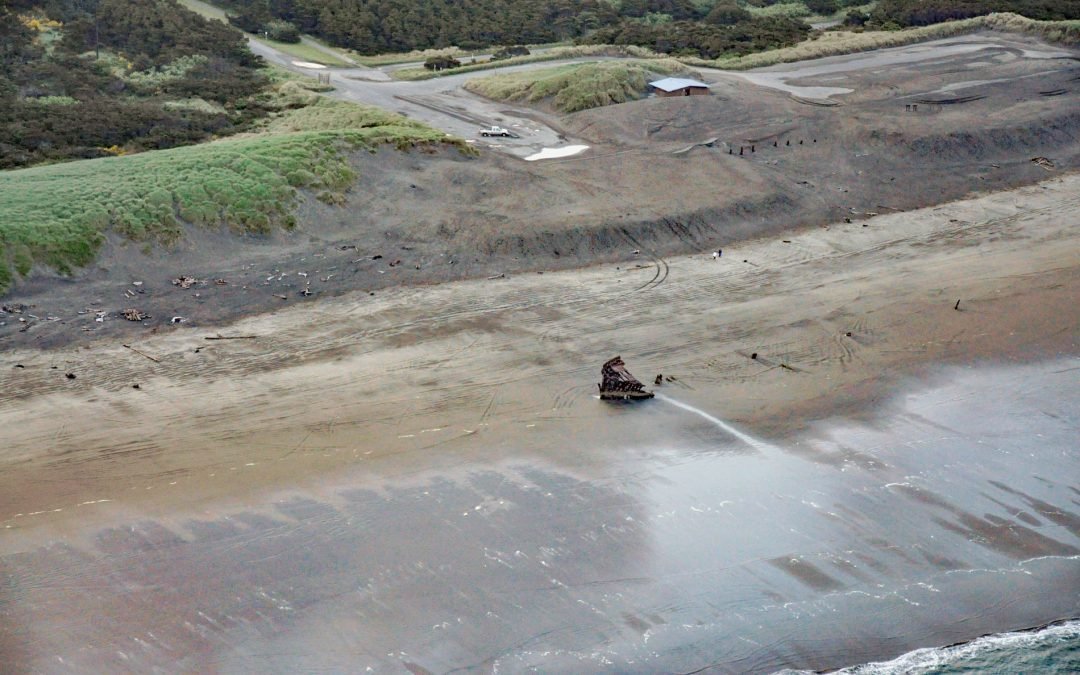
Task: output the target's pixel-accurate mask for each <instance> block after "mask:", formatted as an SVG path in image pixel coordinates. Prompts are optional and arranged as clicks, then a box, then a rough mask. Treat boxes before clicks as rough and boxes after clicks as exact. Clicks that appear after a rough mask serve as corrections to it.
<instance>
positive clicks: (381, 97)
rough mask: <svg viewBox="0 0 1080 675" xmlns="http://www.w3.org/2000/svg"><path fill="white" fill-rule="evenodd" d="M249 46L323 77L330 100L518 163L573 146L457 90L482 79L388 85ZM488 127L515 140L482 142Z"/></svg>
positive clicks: (540, 121) (540, 118)
mask: <svg viewBox="0 0 1080 675" xmlns="http://www.w3.org/2000/svg"><path fill="white" fill-rule="evenodd" d="M248 45H249V47H250V48H251V51H252V52H254V53H255V54H258V55H259V56H261V57H263V58H264V59H266V60H267V61H268V62H270V63H273V64H275V65H278V66H281V67H283V68H286V69H288V70H291V71H293V72H297V73H301V74H303V75H309V76H312V77H314V76H315V75H317V74H327V73H328V74H329V75H330V78H331V79H330V81H331V83H332V84H333V85H334V86H335V87H336V89H335V90H334V91H333V92H331V93H330V94H329V95H330V96H333V97H335V98H340V99H343V100H346V101H353V102H354V103H363V104H367V105H374V106H378V107H380V108H383V109H385V110H392V111H394V112H398V113H400V114H402V115H405V116H406V117H409V118H411V119H415V120H419V121H421V122H425V123H427V124H430V125H431V126H433V127H435V128H436V129H441V130H443V131H445V132H446V133H448V134H453V135H454V136H460V137H462V138H465V139H467V140H471V141H475V142H476V143H477V144H478V145H485V146H489V147H494V148H498V149H500V150H503V151H505V152H507V153H509V154H512V155H515V156H518V157H527V156H529V155H532V154H534V153H536V152H539V151H540V150H542V149H544V148H554V147H560V146H563V145H567V144H573V143H575V142H576V141H574V140H573V139H568V138H566V137H565V136H564V135H563V134H562V133H561V132H560V131H559V130H557V128H556V122H555V121H554V120H552V119H549V118H548V116H546V115H543V114H542V113H540V112H538V111H536V110H534V109H530V108H521V107H517V106H514V105H512V104H508V103H504V102H499V101H491V100H488V99H485V98H483V97H480V96H476V95H474V94H471V93H469V92H468V91H465V89H464V88H462V84H464V82H465V81H466V80H468V79H470V78H473V77H478V76H479V77H482V76H483V75H485V74H487V73H481V74H479V75H478V74H477V73H462V74H459V75H447V76H445V77H439V78H435V79H431V80H419V81H412V82H408V81H399V80H394V79H392V78H391V77H390V76H389V75H387V74H386V73H385V72H383V71H382V70H379V69H377V68H368V67H365V66H357V67H354V68H328V67H315V65H316V64H306V63H305V62H304V61H300V60H298V59H297V58H296V57H293V56H291V55H289V54H285V53H283V52H280V51H278V50H277V49H275V48H273V47H272V46H270V45H268V44H266V43H265V42H262V41H260V40H258V39H256V38H254V37H249V38H248ZM590 60H597V59H595V58H593V59H567V60H566V61H554V62H553V61H547V62H542V63H530V64H523V65H517V66H508V67H506V68H500V69H499V72H515V71H520V70H531V69H536V68H548V67H551V66H552V65H557V64H561V63H573V62H582V61H590ZM493 124H497V125H499V126H502V127H506V128H507V129H510V130H512V131H513V132H514V133H516V134H517V135H518V136H519V137H520V138H497V139H496V138H492V139H486V138H481V136H480V135H479V133H478V132H479V129H480V128H481V127H485V126H490V125H493Z"/></svg>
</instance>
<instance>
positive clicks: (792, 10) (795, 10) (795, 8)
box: [746, 2, 813, 19]
mask: <svg viewBox="0 0 1080 675" xmlns="http://www.w3.org/2000/svg"><path fill="white" fill-rule="evenodd" d="M746 9H747V10H748V11H749V12H750V13H751V14H753V15H754V16H787V17H790V18H792V19H801V18H803V17H807V16H810V15H811V14H813V12H811V11H810V10H809V9H807V8H806V5H804V4H803V3H801V2H784V3H777V4H775V5H769V6H767V7H754V6H753V5H749V6H747V7H746Z"/></svg>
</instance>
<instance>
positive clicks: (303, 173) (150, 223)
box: [0, 81, 469, 292]
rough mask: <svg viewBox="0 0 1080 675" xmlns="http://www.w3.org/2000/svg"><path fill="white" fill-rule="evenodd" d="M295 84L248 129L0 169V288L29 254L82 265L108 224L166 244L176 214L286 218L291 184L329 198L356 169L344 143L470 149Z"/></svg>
mask: <svg viewBox="0 0 1080 675" xmlns="http://www.w3.org/2000/svg"><path fill="white" fill-rule="evenodd" d="M305 91H306V90H304V89H303V88H302V86H301V85H300V84H299V83H297V82H294V81H288V82H285V83H283V84H282V85H280V86H279V87H278V88H277V89H276V90H275V92H274V93H273V94H272V95H270V96H268V98H270V99H273V100H267V101H264V104H265V105H266V106H267V107H268V108H272V107H275V106H277V107H280V108H281V110H280V111H279V112H276V113H272V114H271V115H270V116H268V117H267V118H266V119H265V120H264V121H263V122H262V123H261V126H260V129H259V130H258V133H254V134H246V135H243V136H238V137H235V138H230V139H225V140H220V141H216V142H213V143H203V144H199V145H193V146H188V147H180V148H174V149H170V150H162V151H158V152H147V153H142V154H136V155H130V156H126V157H111V158H103V159H93V160H84V161H77V162H67V163H64V164H53V165H47V166H39V167H33V168H29V169H21V170H17V171H5V172H0V292H3V291H4V290H5V289H6V288H8V287H9V286H10V285H11V284H12V283H13V282H14V281H16V280H17V278H18V277H23V276H25V275H26V274H28V273H29V272H30V269H31V268H32V267H33V266H34V265H35V264H42V265H45V266H48V267H50V268H52V269H55V270H57V271H59V272H61V273H70V272H71V271H72V270H73V269H74V268H76V267H80V266H83V265H86V264H88V263H89V262H91V261H92V260H93V259H94V256H95V254H96V252H97V249H98V247H99V246H100V245H101V244H102V242H104V240H105V236H106V233H107V232H114V233H116V234H118V235H120V236H122V237H125V238H127V239H130V240H134V241H144V242H147V243H152V242H162V243H171V242H175V241H176V240H178V239H179V238H180V237H181V236H182V233H183V229H182V225H183V223H189V224H192V225H197V226H210V227H228V228H230V229H232V230H234V231H236V232H238V233H256V234H265V233H268V232H270V231H271V230H272V229H274V228H276V227H283V228H289V227H292V226H293V225H294V221H293V216H292V207H293V205H294V204H295V202H296V199H297V196H298V192H297V191H298V189H304V190H306V191H308V192H309V193H311V194H313V195H315V196H316V197H317V198H319V199H321V200H322V201H326V202H330V203H337V202H339V201H340V198H341V193H342V191H343V190H345V189H346V188H347V187H348V186H349V185H350V184H351V183H352V181H353V180H354V179H355V177H356V176H355V174H354V171H353V169H352V168H351V167H350V164H349V161H348V152H349V151H352V150H358V149H360V150H363V149H368V150H372V149H375V148H377V147H379V146H380V145H386V144H389V145H392V146H395V147H399V148H407V147H412V146H414V145H417V144H447V145H449V146H451V147H457V148H459V149H461V150H462V151H465V152H468V151H469V149H468V148H467V146H465V144H464V142H463V141H461V140H460V139H453V138H448V137H447V136H446V135H445V134H444V133H442V132H440V131H436V130H435V129H432V128H430V127H427V126H425V125H423V124H421V123H419V122H415V121H412V120H408V119H406V118H404V117H401V116H400V115H395V114H392V113H388V112H386V111H384V110H381V109H378V108H371V107H367V106H358V105H355V104H351V103H347V102H343V101H333V100H329V99H325V98H322V97H317V96H315V95H314V94H312V93H311V92H306V93H307V94H308V96H304V95H303V94H302V93H303V92H305ZM305 102H306V103H307V105H303V104H304V103H305ZM296 106H302V107H296Z"/></svg>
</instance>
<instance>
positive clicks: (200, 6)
mask: <svg viewBox="0 0 1080 675" xmlns="http://www.w3.org/2000/svg"><path fill="white" fill-rule="evenodd" d="M180 4H181V5H183V6H184V7H187V8H188V9H190V10H191V11H193V12H195V13H196V14H198V15H200V16H202V17H203V18H206V19H216V20H218V21H225V10H223V9H219V8H218V7H214V6H213V5H210V4H207V3H205V2H198V0H180Z"/></svg>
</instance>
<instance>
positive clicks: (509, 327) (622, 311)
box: [0, 174, 1080, 529]
mask: <svg viewBox="0 0 1080 675" xmlns="http://www.w3.org/2000/svg"><path fill="white" fill-rule="evenodd" d="M1077 208H1080V176H1078V175H1075V174H1074V175H1070V176H1065V177H1062V178H1060V179H1055V180H1051V181H1048V182H1046V183H1043V184H1041V185H1036V186H1032V187H1030V188H1024V189H1020V190H1015V191H1010V192H1006V193H1000V194H993V195H989V196H985V197H980V198H977V199H973V200H968V201H964V202H957V203H953V204H947V205H943V206H940V207H936V208H931V209H924V210H920V211H917V212H912V213H906V214H894V215H887V216H878V217H876V218H873V219H871V220H869V221H866V225H865V226H863V225H860V224H859V223H853V224H839V225H834V226H831V227H829V228H822V229H814V230H810V231H806V232H802V233H796V234H791V235H783V236H784V237H785V238H784V239H781V238H779V237H778V238H776V239H770V240H758V241H753V242H749V243H746V244H743V245H738V246H736V247H733V248H731V249H726V250H724V254H723V257H722V258H721V259H720V260H719V261H716V260H713V259H712V258H711V256H707V255H702V256H694V257H683V258H673V259H662V258H654V259H647V258H645V257H644V256H643V259H642V260H641V262H640V263H639V264H637V265H634V266H631V267H629V268H628V267H626V266H625V265H620V266H619V268H617V267H615V266H613V265H608V266H602V267H597V268H593V269H588V270H584V271H577V272H561V273H547V274H542V275H541V274H530V275H525V276H518V277H511V278H499V279H492V280H479V281H473V282H462V283H454V284H444V285H440V286H435V287H428V288H412V289H398V290H393V291H390V292H387V293H383V294H381V295H380V296H379V297H378V298H374V299H373V298H370V297H369V296H367V295H360V294H357V295H353V296H345V297H342V298H338V299H330V300H325V301H321V302H318V303H315V304H311V305H308V306H305V307H297V308H292V309H285V310H282V311H280V312H277V313H275V314H272V315H267V316H262V317H257V318H253V319H250V320H246V321H242V322H240V323H238V324H236V325H234V326H231V327H228V328H227V329H224V330H222V331H221V333H222V334H224V335H229V336H244V335H253V336H257V337H255V338H253V339H238V340H220V341H207V340H204V337H205V336H206V335H207V334H208V333H207V332H206V331H204V330H190V331H180V332H176V333H174V334H171V335H168V336H162V337H157V338H149V339H142V340H139V341H138V342H135V343H130V345H131V347H132V348H134V349H129V348H125V347H123V346H121V345H119V344H111V345H105V344H100V343H99V344H96V345H92V346H88V347H86V348H80V349H77V348H71V349H66V350H59V351H54V352H48V353H43V352H36V351H11V352H8V353H7V354H5V358H4V371H3V386H2V387H0V430H2V431H0V448H3V451H2V454H0V467H2V469H3V470H2V471H0V522H2V523H4V524H5V526H7V527H14V528H19V529H21V528H26V527H31V528H32V527H34V526H35V525H36V524H38V523H43V522H53V523H55V522H58V521H62V520H63V519H65V518H66V517H67V516H68V515H71V514H72V513H75V515H77V516H78V517H80V518H81V517H84V515H85V513H86V511H87V509H81V510H80V509H75V510H74V511H73V507H75V505H77V504H82V503H86V502H93V501H95V500H101V499H108V500H110V501H112V502H116V503H117V504H118V505H120V506H123V505H124V504H131V505H134V504H138V505H139V507H140V508H145V509H149V510H151V511H153V510H156V509H161V510H168V509H171V508H173V507H175V506H178V505H179V504H188V505H190V504H197V503H199V501H200V500H204V499H208V498H226V497H228V498H230V499H235V498H237V497H238V496H240V495H244V494H247V493H248V492H249V491H259V490H262V489H268V488H271V487H274V486H279V485H282V484H294V483H295V482H296V481H302V480H303V479H304V476H317V475H321V474H322V473H324V472H327V471H331V470H333V469H334V468H335V467H340V466H343V465H353V464H355V463H357V462H367V463H369V464H370V466H371V467H372V470H374V471H377V472H390V473H394V474H397V473H400V472H408V471H411V470H415V469H416V468H418V467H421V466H423V467H426V468H431V467H432V466H436V467H437V466H443V465H452V464H453V463H455V462H457V461H460V460H461V459H462V457H464V456H468V457H471V458H475V453H481V455H482V454H483V453H490V452H496V451H497V448H498V447H499V439H502V438H510V437H513V438H515V439H516V442H518V443H519V444H520V445H522V446H523V451H524V452H526V453H527V454H531V453H539V454H540V455H541V456H543V457H545V458H546V459H548V460H551V461H555V462H570V463H571V464H574V463H579V462H580V461H582V460H580V459H576V458H574V457H573V456H572V455H568V454H566V453H565V451H563V450H560V449H558V444H557V443H555V444H553V443H552V440H553V439H557V438H559V437H562V436H572V435H573V434H578V433H586V431H587V429H588V428H589V427H590V425H591V424H592V423H593V421H594V419H595V417H596V415H598V414H601V412H602V411H601V409H600V407H599V406H597V405H596V403H595V402H594V400H593V397H592V394H593V393H594V387H595V383H594V380H595V379H596V373H597V370H598V367H599V364H600V363H601V362H602V361H603V360H604V359H606V358H608V357H610V356H612V355H614V354H616V353H618V354H622V355H623V357H624V358H625V359H626V360H627V362H628V363H629V364H630V367H631V369H632V370H634V371H635V372H636V373H637V374H638V375H639V376H640V377H642V379H646V378H647V379H648V380H649V381H651V379H652V376H653V375H654V374H655V373H657V372H662V373H664V374H665V375H670V376H674V377H675V378H676V381H674V382H670V383H668V384H665V385H664V389H663V390H664V391H667V390H668V388H672V390H673V391H674V392H677V393H678V394H679V395H680V396H681V397H682V398H683V399H684V400H687V401H689V402H698V403H708V404H710V405H711V406H712V407H713V409H714V410H717V411H718V412H719V413H721V414H722V415H723V416H724V417H725V419H729V420H734V421H737V422H738V423H741V424H744V425H747V426H748V427H750V428H752V429H754V430H756V431H758V432H764V433H770V434H781V433H786V432H788V431H791V430H793V429H796V428H799V427H800V426H801V425H802V424H804V423H806V421H807V420H810V419H814V418H815V417H818V416H824V415H827V414H837V413H838V412H844V411H847V412H850V413H852V414H855V413H858V412H859V411H860V410H863V409H865V408H866V407H867V406H872V404H873V402H874V401H875V400H876V398H877V397H878V396H879V395H880V394H881V393H882V392H883V391H885V390H887V389H888V388H889V387H890V386H891V384H892V383H893V382H894V381H895V378H897V377H901V376H902V375H903V374H904V373H910V372H914V371H918V370H921V369H925V368H930V367H934V366H935V364H938V363H941V362H945V361H955V362H965V363H966V362H972V361H975V360H979V359H984V358H990V359H1023V358H1027V357H1034V356H1036V355H1039V354H1046V353H1052V354H1075V353H1076V344H1075V339H1076V335H1077V334H1080V331H1078V328H1080V326H1078V319H1080V317H1078V314H1077V308H1078V307H1080V302H1078V300H1080V286H1078V283H1077V281H1078V279H1080V275H1078V274H1077V268H1078V266H1080V256H1078V255H1077V251H1080V246H1078V243H1080V242H1078V236H1080V235H1078V231H1077V229H1076V228H1075V226H1074V219H1073V218H1072V214H1074V213H1075V212H1076V210H1077ZM958 300H959V308H958V309H957V308H956V307H955V304H956V303H957V301H958ZM755 353H756V354H757V357H756V358H752V357H753V354H755ZM149 357H153V358H152V359H151V358H149ZM66 373H71V374H72V375H74V376H75V379H68V378H67V377H65V374H66ZM136 385H138V387H137V388H136ZM537 425H539V426H540V427H541V428H540V429H538V430H537V431H528V432H526V430H527V429H532V428H533V427H535V426H537ZM533 439H535V440H533ZM43 480H46V481H48V484H49V485H50V486H51V489H50V490H48V491H47V492H42V491H40V490H39V489H36V488H34V489H31V490H29V491H28V490H26V489H23V488H24V486H38V485H40V484H41V481H43ZM54 511H55V512H54ZM30 513H37V514H38V515H35V516H33V517H31V516H28V515H26V514H30ZM16 514H23V515H18V516H17V515H16Z"/></svg>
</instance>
